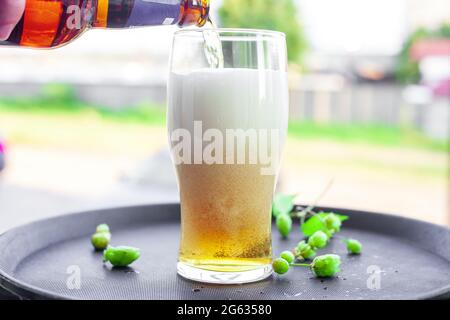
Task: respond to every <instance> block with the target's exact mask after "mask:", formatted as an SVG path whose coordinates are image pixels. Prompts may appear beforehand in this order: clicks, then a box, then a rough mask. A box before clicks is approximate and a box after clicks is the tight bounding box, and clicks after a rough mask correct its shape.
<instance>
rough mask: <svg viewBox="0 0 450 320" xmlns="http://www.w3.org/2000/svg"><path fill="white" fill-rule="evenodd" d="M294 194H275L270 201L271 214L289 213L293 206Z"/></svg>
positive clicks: (276, 215) (275, 215)
mask: <svg viewBox="0 0 450 320" xmlns="http://www.w3.org/2000/svg"><path fill="white" fill-rule="evenodd" d="M296 196H297V195H295V194H289V195H286V194H281V193H279V194H277V195H275V197H274V198H273V202H272V214H273V216H274V217H278V216H279V215H280V214H289V213H290V212H291V211H292V208H293V207H294V199H295V197H296Z"/></svg>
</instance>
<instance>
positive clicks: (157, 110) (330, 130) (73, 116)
mask: <svg viewBox="0 0 450 320" xmlns="http://www.w3.org/2000/svg"><path fill="white" fill-rule="evenodd" d="M8 115H9V116H15V117H17V116H21V117H39V118H40V119H41V120H44V121H45V119H51V118H52V117H53V118H55V119H56V118H57V119H58V121H59V122H62V123H60V124H59V125H60V126H61V127H65V125H64V122H67V127H70V126H71V125H70V124H71V123H73V122H77V121H89V123H90V124H91V125H93V126H95V121H98V122H102V123H103V124H105V123H111V124H112V123H116V124H123V125H126V124H129V125H132V124H134V125H145V126H149V125H151V126H156V127H163V126H165V107H164V106H162V105H155V104H152V103H142V104H140V105H137V106H128V107H124V108H122V109H120V110H111V109H110V108H106V107H104V106H98V105H88V104H86V103H84V102H82V101H80V100H78V99H76V97H75V94H74V92H73V90H72V89H71V88H70V87H68V86H65V85H59V84H52V85H48V86H46V87H44V89H43V91H42V94H41V95H40V96H39V97H33V98H0V118H1V117H3V118H5V117H7V116H8ZM0 129H1V127H0ZM30 130H31V128H30ZM31 131H32V130H31ZM24 134H25V133H24V132H22V133H21V134H20V135H22V136H23V135H24ZM289 136H290V137H292V138H298V139H302V140H312V139H322V140H330V141H338V142H344V143H357V144H365V145H380V146H387V147H401V148H405V147H406V148H413V149H425V150H431V151H437V152H448V151H449V141H435V140H432V139H429V138H427V137H426V136H424V135H423V134H422V133H420V132H419V131H417V130H415V129H412V128H393V127H388V126H386V125H376V124H370V125H357V124H326V125H324V124H316V123H311V122H291V123H290V125H289ZM22 138H24V137H22ZM42 138H45V137H42ZM20 140H27V142H28V143H32V140H33V137H32V135H30V136H29V137H27V138H26V139H20Z"/></svg>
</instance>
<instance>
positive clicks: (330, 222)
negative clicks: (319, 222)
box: [324, 213, 342, 233]
mask: <svg viewBox="0 0 450 320" xmlns="http://www.w3.org/2000/svg"><path fill="white" fill-rule="evenodd" d="M324 222H325V225H326V227H327V229H328V230H331V231H332V232H333V233H334V232H339V231H340V230H341V225H342V222H341V219H339V217H338V216H337V215H335V214H334V213H330V214H328V215H327V216H326V217H325V218H324Z"/></svg>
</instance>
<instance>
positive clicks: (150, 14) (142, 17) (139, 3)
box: [126, 0, 181, 27]
mask: <svg viewBox="0 0 450 320" xmlns="http://www.w3.org/2000/svg"><path fill="white" fill-rule="evenodd" d="M180 2H181V1H180V0H135V2H134V6H133V9H132V11H131V14H130V17H129V18H128V22H127V24H126V27H134V26H152V25H169V24H176V23H177V22H178V20H179V18H180Z"/></svg>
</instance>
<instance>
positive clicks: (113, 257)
mask: <svg viewBox="0 0 450 320" xmlns="http://www.w3.org/2000/svg"><path fill="white" fill-rule="evenodd" d="M140 256H141V252H140V250H139V249H138V248H133V247H125V246H120V247H108V249H106V250H105V252H104V253H103V260H104V261H109V262H110V263H111V264H112V265H113V266H115V267H127V266H129V265H130V264H132V263H133V262H134V261H136V260H137V259H139V258H140Z"/></svg>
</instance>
